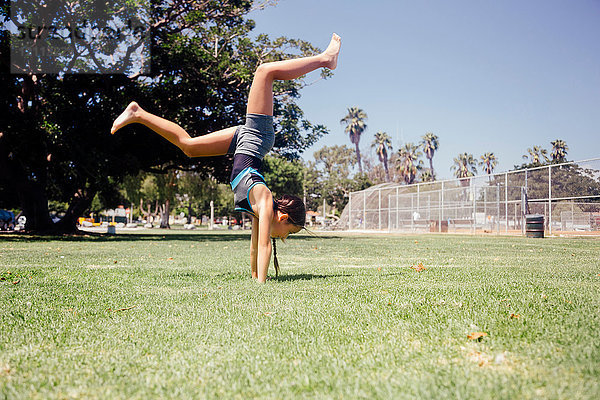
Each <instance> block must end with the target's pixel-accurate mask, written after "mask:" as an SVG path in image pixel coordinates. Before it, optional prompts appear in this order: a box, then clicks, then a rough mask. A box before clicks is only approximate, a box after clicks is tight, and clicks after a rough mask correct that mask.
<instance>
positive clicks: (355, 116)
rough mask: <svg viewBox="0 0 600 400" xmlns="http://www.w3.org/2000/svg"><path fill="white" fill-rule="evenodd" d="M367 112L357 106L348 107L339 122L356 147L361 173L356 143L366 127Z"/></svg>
mask: <svg viewBox="0 0 600 400" xmlns="http://www.w3.org/2000/svg"><path fill="white" fill-rule="evenodd" d="M367 118H368V117H367V113H366V112H364V110H362V109H360V108H358V107H350V108H348V114H346V116H344V118H342V119H341V121H340V123H341V124H342V125H344V126H345V128H344V132H346V133H347V134H348V136H349V138H350V142H352V143H353V144H354V146H355V149H356V161H357V163H358V171H359V172H360V173H362V172H363V171H362V163H361V159H360V148H359V147H358V144H359V142H360V137H361V135H362V134H363V132H364V131H365V130H366V129H367V124H366V121H367Z"/></svg>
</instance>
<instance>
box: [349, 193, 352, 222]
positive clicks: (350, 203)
mask: <svg viewBox="0 0 600 400" xmlns="http://www.w3.org/2000/svg"><path fill="white" fill-rule="evenodd" d="M348 196H349V198H348V230H350V229H352V192H350V194H349V195H348Z"/></svg>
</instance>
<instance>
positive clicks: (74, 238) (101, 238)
mask: <svg viewBox="0 0 600 400" xmlns="http://www.w3.org/2000/svg"><path fill="white" fill-rule="evenodd" d="M171 232H172V231H169V232H165V233H118V234H116V235H107V234H101V233H81V234H75V235H31V234H17V233H10V234H0V241H5V242H53V241H61V242H137V241H149V240H150V241H151V240H160V241H189V242H213V241H214V242H232V241H237V240H249V239H250V231H246V232H247V233H229V232H223V233H205V232H197V233H196V232H194V233H171Z"/></svg>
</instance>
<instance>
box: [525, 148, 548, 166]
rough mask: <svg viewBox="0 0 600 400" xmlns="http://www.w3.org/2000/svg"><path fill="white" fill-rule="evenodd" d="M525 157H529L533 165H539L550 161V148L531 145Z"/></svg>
mask: <svg viewBox="0 0 600 400" xmlns="http://www.w3.org/2000/svg"><path fill="white" fill-rule="evenodd" d="M523 159H524V160H527V159H528V160H529V163H530V165H531V166H534V167H539V166H540V165H543V164H544V163H546V162H548V161H549V159H548V150H546V149H544V148H543V147H542V146H533V147H530V148H528V149H527V154H524V155H523ZM542 161H543V162H542Z"/></svg>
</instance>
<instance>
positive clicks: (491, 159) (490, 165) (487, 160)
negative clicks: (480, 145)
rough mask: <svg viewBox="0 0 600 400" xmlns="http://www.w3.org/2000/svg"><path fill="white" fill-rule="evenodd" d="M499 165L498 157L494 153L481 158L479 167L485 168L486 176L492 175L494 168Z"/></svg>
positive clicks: (488, 153)
mask: <svg viewBox="0 0 600 400" xmlns="http://www.w3.org/2000/svg"><path fill="white" fill-rule="evenodd" d="M497 164H498V157H496V155H495V154H494V153H491V152H487V153H485V154H483V155H482V156H481V157H479V165H480V166H482V167H483V170H484V172H485V173H486V174H488V175H491V174H492V173H493V172H494V168H496V165H497Z"/></svg>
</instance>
